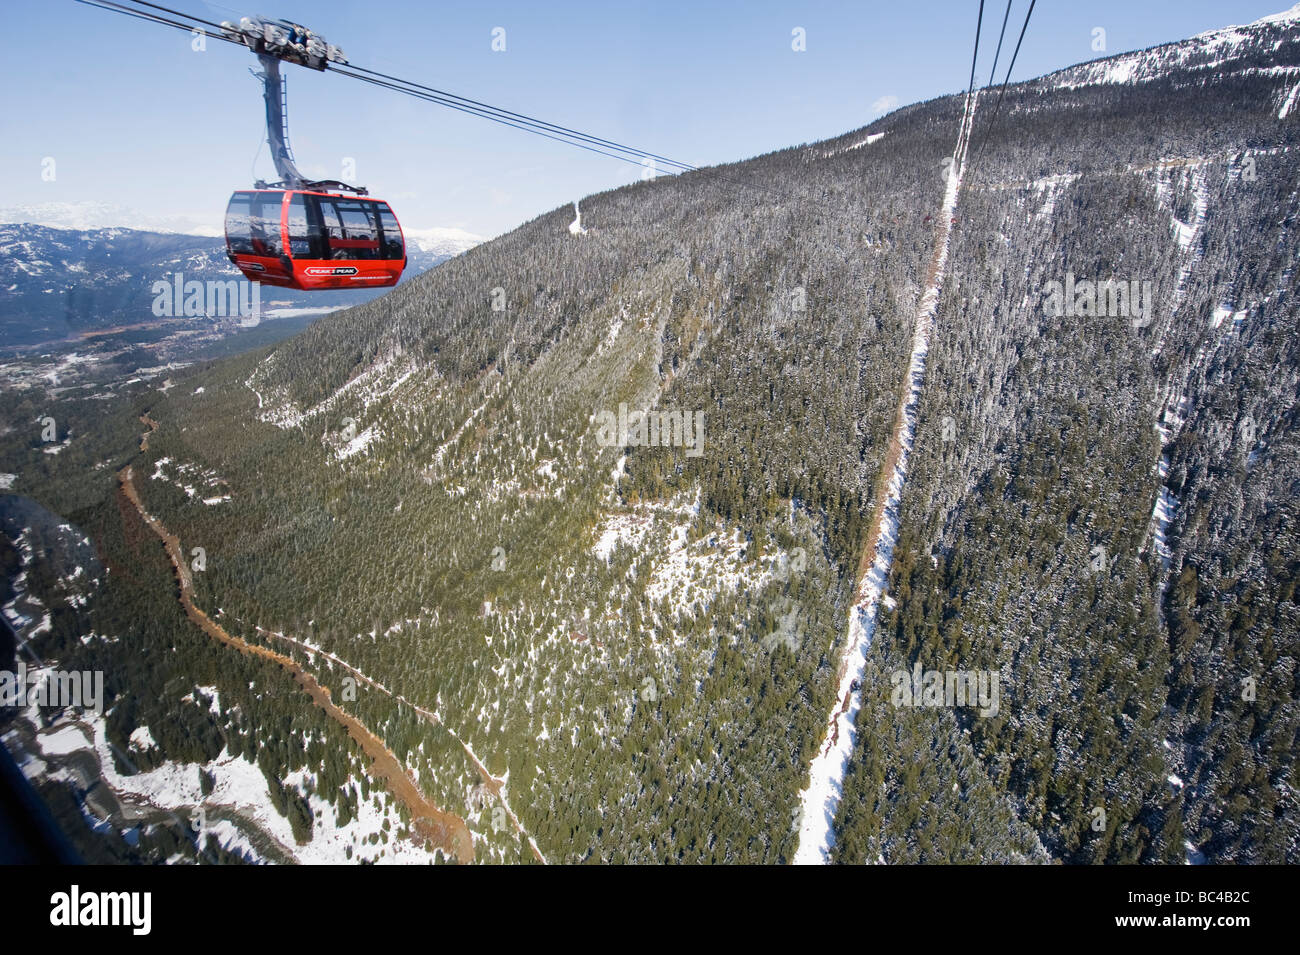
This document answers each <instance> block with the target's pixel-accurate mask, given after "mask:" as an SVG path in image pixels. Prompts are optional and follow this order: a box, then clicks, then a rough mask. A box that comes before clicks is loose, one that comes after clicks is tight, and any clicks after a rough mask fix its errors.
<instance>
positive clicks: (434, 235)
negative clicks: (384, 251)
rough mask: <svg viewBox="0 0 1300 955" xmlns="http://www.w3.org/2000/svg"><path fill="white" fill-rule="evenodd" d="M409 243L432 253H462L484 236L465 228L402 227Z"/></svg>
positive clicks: (422, 250)
mask: <svg viewBox="0 0 1300 955" xmlns="http://www.w3.org/2000/svg"><path fill="white" fill-rule="evenodd" d="M402 234H403V235H404V236H405V237H406V241H407V244H408V245H409V246H411V247H414V248H417V249H419V250H420V251H421V252H427V253H430V254H432V255H446V256H452V255H460V254H461V253H462V252H468V251H469V250H470V249H472V248H474V246H476V245H479V244H481V243H482V242H483V241H484V240H483V237H482V236H478V235H475V234H474V233H472V232H466V231H465V230H464V229H450V228H441V229H408V228H406V227H405V226H403V227H402Z"/></svg>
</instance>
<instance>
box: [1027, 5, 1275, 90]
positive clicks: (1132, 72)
mask: <svg viewBox="0 0 1300 955" xmlns="http://www.w3.org/2000/svg"><path fill="white" fill-rule="evenodd" d="M1298 24H1300V3H1298V4H1296V5H1295V6H1294V7H1292V8H1291V9H1289V10H1285V11H1283V12H1281V13H1275V14H1272V15H1270V16H1267V17H1262V18H1260V19H1259V20H1256V21H1254V22H1253V23H1248V24H1245V25H1242V26H1228V27H1221V28H1219V29H1216V30H1207V31H1206V32H1205V33H1199V34H1197V35H1196V36H1193V37H1189V38H1187V39H1186V40H1182V41H1179V42H1177V43H1166V44H1162V45H1161V46H1154V47H1150V48H1148V49H1145V50H1138V51H1135V52H1131V53H1120V54H1118V55H1116V56H1110V57H1106V58H1105V59H1100V60H1092V61H1090V62H1088V63H1080V64H1079V65H1077V66H1071V67H1068V68H1067V69H1064V70H1059V71H1057V72H1055V73H1052V74H1049V75H1048V76H1046V77H1044V78H1043V79H1042V81H1041V82H1042V83H1043V85H1045V86H1047V87H1050V88H1055V89H1076V88H1079V87H1083V86H1092V85H1095V84H1106V83H1143V82H1149V81H1151V80H1156V79H1161V78H1164V77H1167V76H1169V74H1170V73H1171V72H1173V71H1176V70H1180V69H1181V70H1188V71H1192V72H1193V74H1195V73H1199V72H1201V71H1205V75H1208V73H1209V72H1210V71H1213V73H1214V74H1215V75H1216V76H1218V77H1222V76H1224V75H1227V74H1231V73H1236V72H1244V71H1248V70H1256V71H1261V72H1263V73H1266V74H1270V75H1278V76H1282V75H1294V76H1296V78H1297V79H1300V67H1298V66H1286V65H1277V64H1276V63H1275V62H1273V57H1272V54H1273V53H1274V51H1276V50H1277V49H1278V47H1279V46H1280V45H1281V42H1282V40H1283V38H1284V37H1285V36H1287V35H1289V34H1291V33H1292V31H1294V30H1295V28H1296V26H1297V25H1298Z"/></svg>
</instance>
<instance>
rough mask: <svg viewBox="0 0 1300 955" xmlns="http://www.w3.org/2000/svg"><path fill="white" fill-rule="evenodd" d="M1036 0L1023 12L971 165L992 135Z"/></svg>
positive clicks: (1030, 2) (977, 158) (1030, 1)
mask: <svg viewBox="0 0 1300 955" xmlns="http://www.w3.org/2000/svg"><path fill="white" fill-rule="evenodd" d="M1037 2H1038V0H1029V9H1028V11H1026V13H1025V22H1024V24H1023V25H1022V26H1021V27H1020V38H1019V39H1018V40H1016V48H1015V50H1014V51H1012V53H1011V62H1010V63H1009V64H1007V74H1006V76H1005V77H1003V79H1002V88H1001V89H1000V90H998V98H997V102H995V103H994V104H993V118H992V119H991V120H990V121H989V127H988V129H987V130H985V132H984V138H983V139H981V140H980V144H979V148H978V149H977V150H975V158H974V159H973V160H971V163H972V165H973V164H974V163H975V162H978V161H979V158H980V155H981V154H982V153H983V152H984V147H985V146H986V145H988V141H989V139H990V137H992V135H993V126H994V124H995V123H996V122H997V121H998V112H999V111H1000V110H1001V108H1002V97H1003V96H1005V95H1006V92H1007V83H1008V82H1009V81H1010V80H1011V71H1012V70H1013V69H1015V67H1016V57H1017V56H1019V55H1020V44H1021V43H1023V42H1024V40H1025V31H1026V30H1028V29H1029V18H1030V17H1032V16H1033V15H1034V4H1035V3H1037Z"/></svg>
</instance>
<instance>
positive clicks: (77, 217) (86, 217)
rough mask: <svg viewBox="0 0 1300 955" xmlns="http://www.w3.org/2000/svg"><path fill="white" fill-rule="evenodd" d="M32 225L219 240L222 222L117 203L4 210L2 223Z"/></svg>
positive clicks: (38, 205)
mask: <svg viewBox="0 0 1300 955" xmlns="http://www.w3.org/2000/svg"><path fill="white" fill-rule="evenodd" d="M24 222H25V223H30V224H32V225H42V226H46V227H48V228H51V229H71V230H74V231H78V232H87V231H91V230H94V229H134V230H137V231H141V232H162V233H177V234H180V235H201V236H208V237H212V236H219V235H221V234H222V231H221V220H220V218H219V217H217V218H214V217H213V216H210V215H207V216H205V215H168V216H154V215H146V214H144V213H141V212H138V211H137V210H135V209H131V208H129V207H127V206H123V205H119V204H117V203H113V202H97V201H93V200H92V201H86V202H40V203H35V204H32V205H19V206H7V207H5V208H3V209H0V223H24Z"/></svg>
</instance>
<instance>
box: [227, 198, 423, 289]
mask: <svg viewBox="0 0 1300 955" xmlns="http://www.w3.org/2000/svg"><path fill="white" fill-rule="evenodd" d="M226 254H227V255H228V256H229V257H230V261H231V262H233V263H234V264H235V265H236V266H237V267H238V268H239V270H240V271H241V272H243V273H244V275H245V276H246V277H247V278H249V279H250V280H252V281H254V282H262V283H264V284H266V285H278V286H281V287H284V288H296V289H303V290H307V291H311V290H315V289H334V288H386V287H388V286H391V285H396V284H397V280H398V279H400V278H401V277H402V270H403V269H404V268H406V245H405V242H404V240H403V238H402V227H401V226H400V225H399V224H398V222H397V216H395V215H393V210H392V209H390V208H389V207H388V203H386V202H382V201H381V200H379V199H369V198H365V197H362V196H345V195H340V194H338V193H332V192H313V191H297V190H284V189H249V190H245V191H241V192H236V193H235V194H234V195H233V196H231V197H230V205H229V206H227V207H226Z"/></svg>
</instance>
